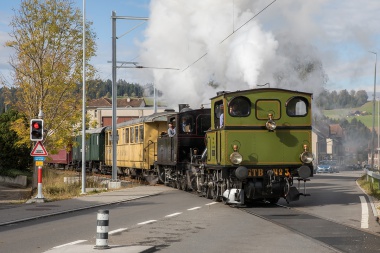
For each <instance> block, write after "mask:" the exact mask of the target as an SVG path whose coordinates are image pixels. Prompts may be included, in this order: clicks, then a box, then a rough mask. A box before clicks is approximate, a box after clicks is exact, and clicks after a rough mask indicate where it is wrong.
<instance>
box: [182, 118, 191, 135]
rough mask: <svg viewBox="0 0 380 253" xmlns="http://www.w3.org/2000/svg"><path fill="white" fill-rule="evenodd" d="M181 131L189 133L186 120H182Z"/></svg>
mask: <svg viewBox="0 0 380 253" xmlns="http://www.w3.org/2000/svg"><path fill="white" fill-rule="evenodd" d="M182 131H183V132H185V133H189V132H191V130H190V124H189V121H188V120H187V119H186V118H182Z"/></svg>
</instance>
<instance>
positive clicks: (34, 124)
mask: <svg viewBox="0 0 380 253" xmlns="http://www.w3.org/2000/svg"><path fill="white" fill-rule="evenodd" d="M43 138H44V121H43V120H42V119H32V120H31V121H30V140H31V141H42V139H43Z"/></svg>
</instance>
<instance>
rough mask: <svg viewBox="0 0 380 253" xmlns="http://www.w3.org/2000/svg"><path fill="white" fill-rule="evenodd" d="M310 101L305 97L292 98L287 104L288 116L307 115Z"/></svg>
mask: <svg viewBox="0 0 380 253" xmlns="http://www.w3.org/2000/svg"><path fill="white" fill-rule="evenodd" d="M307 108H308V101H307V100H306V99H305V98H303V97H292V98H290V99H289V100H288V101H287V102H286V114H287V115H288V116H290V117H302V116H306V115H307V112H308V111H307Z"/></svg>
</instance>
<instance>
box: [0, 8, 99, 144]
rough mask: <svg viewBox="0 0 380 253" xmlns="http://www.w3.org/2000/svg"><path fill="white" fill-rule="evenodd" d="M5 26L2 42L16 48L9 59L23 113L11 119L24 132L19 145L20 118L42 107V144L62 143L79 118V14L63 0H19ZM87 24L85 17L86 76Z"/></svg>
mask: <svg viewBox="0 0 380 253" xmlns="http://www.w3.org/2000/svg"><path fill="white" fill-rule="evenodd" d="M10 26H11V27H12V29H13V30H12V32H11V33H10V36H11V37H12V39H11V40H10V41H8V42H7V43H6V45H7V46H8V47H12V48H13V49H14V50H15V52H16V53H15V55H14V56H13V57H12V58H11V60H10V64H11V66H12V67H13V69H14V85H15V86H16V87H17V88H18V94H17V99H18V101H17V108H18V110H19V111H20V113H22V114H24V115H25V118H20V119H18V120H17V121H16V122H15V123H14V127H15V129H16V128H17V131H18V133H19V134H20V135H22V136H23V137H24V138H23V139H21V140H20V142H19V144H24V143H26V142H27V141H28V137H29V132H28V127H29V126H28V124H26V123H27V122H29V120H30V119H32V118H35V117H37V115H38V113H39V111H40V110H42V111H43V113H44V126H45V129H46V130H48V132H47V135H46V137H45V143H46V144H47V145H48V146H49V145H51V146H54V147H57V148H60V147H63V146H64V145H65V143H66V141H67V140H68V138H69V137H70V135H71V134H72V131H73V127H74V126H78V122H80V119H81V108H82V105H81V103H82V101H81V93H80V92H78V90H77V84H78V83H80V82H81V78H82V65H83V63H82V59H83V50H82V44H83V43H82V38H83V36H82V30H83V29H82V28H83V23H82V14H81V12H80V10H79V9H78V8H74V4H73V2H71V1H69V0H24V1H22V2H21V5H20V9H19V10H18V11H17V12H16V11H15V15H14V16H13V19H12V21H11V23H10ZM90 26H91V22H87V23H86V62H87V74H86V75H87V76H88V77H91V76H92V75H93V73H94V69H93V67H92V66H91V65H90V64H88V61H89V60H90V58H91V57H92V56H94V55H95V47H96V46H95V34H94V32H93V31H91V29H90ZM79 125H80V124H79ZM23 126H24V127H23ZM20 127H23V128H22V129H20ZM46 144H45V145H46Z"/></svg>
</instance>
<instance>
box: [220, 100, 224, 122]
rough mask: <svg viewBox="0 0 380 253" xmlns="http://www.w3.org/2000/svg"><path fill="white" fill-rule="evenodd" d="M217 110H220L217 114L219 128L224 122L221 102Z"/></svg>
mask: <svg viewBox="0 0 380 253" xmlns="http://www.w3.org/2000/svg"><path fill="white" fill-rule="evenodd" d="M219 110H220V111H221V113H220V116H219V128H222V127H223V124H224V106H223V104H221V105H220V107H219Z"/></svg>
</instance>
